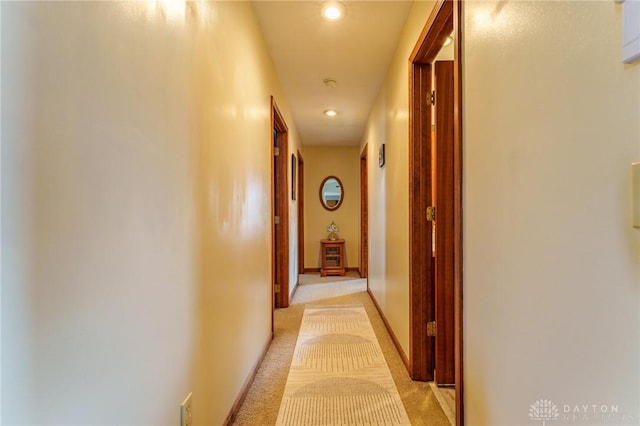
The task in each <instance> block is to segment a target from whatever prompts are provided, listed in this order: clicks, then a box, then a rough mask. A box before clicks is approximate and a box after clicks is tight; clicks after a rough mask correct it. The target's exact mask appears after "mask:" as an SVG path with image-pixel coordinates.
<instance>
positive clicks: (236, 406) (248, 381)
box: [222, 333, 273, 426]
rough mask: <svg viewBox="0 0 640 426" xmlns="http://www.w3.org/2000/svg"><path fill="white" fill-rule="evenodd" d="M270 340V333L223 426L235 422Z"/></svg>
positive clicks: (265, 354)
mask: <svg viewBox="0 0 640 426" xmlns="http://www.w3.org/2000/svg"><path fill="white" fill-rule="evenodd" d="M272 340H273V333H271V338H270V339H269V341H267V344H266V345H265V347H264V349H263V350H262V354H261V355H260V358H258V361H257V362H256V363H255V365H254V366H253V368H252V369H251V372H250V373H249V375H248V376H247V379H246V380H245V381H244V384H243V385H242V388H241V389H240V394H239V395H238V397H237V398H236V400H235V402H234V403H233V406H232V407H231V410H230V411H229V414H228V415H227V418H226V419H224V422H223V423H222V424H223V425H224V426H228V425H230V424H231V423H233V421H234V420H235V418H236V415H237V414H238V411H239V410H240V407H241V406H242V403H243V402H244V400H245V398H246V397H247V394H248V393H249V389H250V388H251V385H252V384H253V381H254V380H255V378H256V374H258V369H259V368H260V365H262V361H264V358H265V356H267V351H268V350H269V347H270V346H271V341H272Z"/></svg>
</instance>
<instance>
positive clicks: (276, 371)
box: [233, 274, 450, 426]
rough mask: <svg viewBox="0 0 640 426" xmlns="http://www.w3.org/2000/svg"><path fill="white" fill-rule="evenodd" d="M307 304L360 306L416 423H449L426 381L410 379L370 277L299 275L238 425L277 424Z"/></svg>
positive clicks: (278, 317) (278, 316)
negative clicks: (376, 303)
mask: <svg viewBox="0 0 640 426" xmlns="http://www.w3.org/2000/svg"><path fill="white" fill-rule="evenodd" d="M305 304H313V305H323V304H324V305H336V304H362V305H363V306H364V308H365V310H366V312H367V315H368V316H369V319H370V321H371V325H372V326H373V329H374V332H375V334H376V337H377V339H378V342H379V343H380V346H381V348H382V352H383V354H384V357H385V359H386V361H387V364H388V365H389V369H390V371H391V375H392V377H393V380H394V382H395V384H396V387H397V388H398V392H399V394H400V397H401V399H402V402H403V404H404V407H405V409H406V411H407V414H408V416H409V420H410V421H411V424H412V425H430V426H450V423H449V421H448V419H447V417H446V416H445V414H444V412H443V411H442V409H441V408H440V405H439V403H438V401H437V400H436V398H435V396H434V395H433V392H432V391H431V388H430V386H429V384H428V383H423V382H414V381H412V380H411V379H410V378H409V375H408V373H407V369H406V368H405V366H404V364H403V363H402V360H401V358H400V355H399V354H398V352H397V350H396V348H395V346H394V345H393V342H392V340H391V338H390V337H389V334H388V333H387V330H386V328H385V326H384V323H383V322H382V319H381V318H380V316H379V315H378V312H377V310H376V308H375V306H374V305H373V302H372V301H371V298H370V297H369V295H368V293H367V292H366V280H364V279H360V278H357V277H353V276H348V277H325V278H320V276H319V275H317V274H305V275H300V285H299V286H298V290H297V292H296V294H295V297H294V299H293V301H292V303H291V305H290V307H289V308H287V309H278V310H276V312H275V337H274V340H273V342H272V343H271V347H270V348H269V351H268V352H267V355H266V356H265V359H264V361H263V363H262V365H261V366H260V369H259V370H258V373H257V375H256V378H255V380H254V382H253V385H252V386H251V388H250V390H249V393H248V394H247V397H246V399H245V401H244V403H243V404H242V406H241V407H240V410H239V412H238V414H237V416H236V418H235V420H234V423H233V424H234V425H249V426H263V425H264V426H267V425H274V424H275V423H276V419H277V417H278V411H279V408H280V402H281V400H282V396H283V393H284V389H285V384H286V381H287V376H288V373H289V366H290V364H291V359H292V357H293V352H294V348H295V345H296V340H297V336H298V330H299V329H300V322H301V320H302V315H303V312H304V306H305Z"/></svg>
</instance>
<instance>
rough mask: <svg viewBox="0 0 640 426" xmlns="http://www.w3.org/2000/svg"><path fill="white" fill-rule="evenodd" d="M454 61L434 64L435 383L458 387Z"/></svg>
mask: <svg viewBox="0 0 640 426" xmlns="http://www.w3.org/2000/svg"><path fill="white" fill-rule="evenodd" d="M453 65H454V64H453V61H437V62H436V63H435V67H434V70H435V117H436V119H435V123H436V126H435V134H436V137H435V151H436V152H435V196H434V199H435V206H436V220H435V234H436V243H435V302H436V306H435V311H436V312H435V315H436V325H437V327H436V329H437V331H436V348H435V356H436V360H435V367H436V372H435V381H436V382H437V383H438V385H453V384H455V328H454V322H455V315H454V289H455V286H454V273H455V264H454V248H455V243H454V241H455V236H454V218H455V214H454V194H453V187H454V178H455V176H454V170H453V165H454V158H453V157H454V122H453V118H454V117H453V114H454V93H453Z"/></svg>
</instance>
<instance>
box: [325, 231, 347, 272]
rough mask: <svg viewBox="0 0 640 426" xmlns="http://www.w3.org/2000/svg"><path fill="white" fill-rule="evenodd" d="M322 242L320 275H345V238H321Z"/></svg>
mask: <svg viewBox="0 0 640 426" xmlns="http://www.w3.org/2000/svg"><path fill="white" fill-rule="evenodd" d="M320 244H321V246H322V253H321V256H322V268H321V269H320V276H321V277H326V276H327V275H341V276H344V275H345V269H344V240H320Z"/></svg>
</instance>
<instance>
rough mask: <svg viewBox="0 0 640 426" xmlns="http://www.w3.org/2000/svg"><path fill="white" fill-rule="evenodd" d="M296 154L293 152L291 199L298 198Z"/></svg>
mask: <svg viewBox="0 0 640 426" xmlns="http://www.w3.org/2000/svg"><path fill="white" fill-rule="evenodd" d="M296 162H297V161H296V156H295V154H291V199H292V200H293V201H295V200H296Z"/></svg>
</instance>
